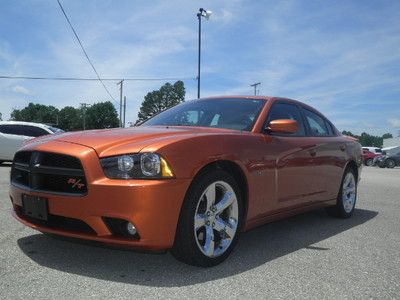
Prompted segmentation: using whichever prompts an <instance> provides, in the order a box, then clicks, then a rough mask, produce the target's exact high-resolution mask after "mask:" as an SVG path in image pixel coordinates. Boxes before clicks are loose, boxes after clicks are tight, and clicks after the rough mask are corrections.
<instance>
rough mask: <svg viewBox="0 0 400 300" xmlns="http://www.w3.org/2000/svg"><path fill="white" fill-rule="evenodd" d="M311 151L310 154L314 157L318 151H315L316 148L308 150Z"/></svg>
mask: <svg viewBox="0 0 400 300" xmlns="http://www.w3.org/2000/svg"><path fill="white" fill-rule="evenodd" d="M308 152H309V153H310V155H311V156H312V157H314V156H315V155H317V151H315V150H310V151H308Z"/></svg>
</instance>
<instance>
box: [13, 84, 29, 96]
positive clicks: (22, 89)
mask: <svg viewBox="0 0 400 300" xmlns="http://www.w3.org/2000/svg"><path fill="white" fill-rule="evenodd" d="M12 91H13V92H14V93H17V94H23V95H32V92H31V91H30V90H28V89H27V88H26V87H23V86H22V85H14V86H13V87H12Z"/></svg>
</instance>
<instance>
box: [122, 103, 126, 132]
mask: <svg viewBox="0 0 400 300" xmlns="http://www.w3.org/2000/svg"><path fill="white" fill-rule="evenodd" d="M125 117H126V96H124V123H123V125H122V127H123V128H125Z"/></svg>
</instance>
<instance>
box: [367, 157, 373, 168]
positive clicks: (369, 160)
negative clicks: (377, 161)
mask: <svg viewBox="0 0 400 300" xmlns="http://www.w3.org/2000/svg"><path fill="white" fill-rule="evenodd" d="M373 163H374V160H373V159H372V158H368V159H367V160H366V161H365V165H366V166H368V167H370V166H372V165H373Z"/></svg>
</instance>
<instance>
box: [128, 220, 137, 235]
mask: <svg viewBox="0 0 400 300" xmlns="http://www.w3.org/2000/svg"><path fill="white" fill-rule="evenodd" d="M126 230H127V231H128V233H129V234H130V235H136V233H137V231H136V227H135V225H133V224H132V223H129V222H128V224H126Z"/></svg>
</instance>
